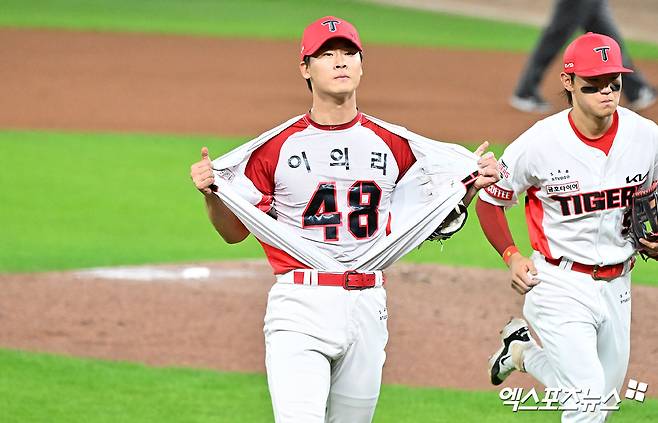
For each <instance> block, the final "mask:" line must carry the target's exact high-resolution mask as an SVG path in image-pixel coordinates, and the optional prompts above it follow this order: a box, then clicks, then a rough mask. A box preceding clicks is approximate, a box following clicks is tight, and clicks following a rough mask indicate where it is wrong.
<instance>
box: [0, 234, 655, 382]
mask: <svg viewBox="0 0 658 423" xmlns="http://www.w3.org/2000/svg"><path fill="white" fill-rule="evenodd" d="M423 248H436V249H437V254H439V252H438V250H439V248H438V246H436V245H430V246H426V247H423ZM190 266H192V265H190ZM190 266H188V267H190ZM194 266H203V267H207V268H208V269H210V272H209V277H208V278H204V279H193V278H189V277H188V278H186V277H185V275H186V273H184V272H182V271H181V268H180V267H179V266H173V265H170V266H157V267H152V268H151V271H164V270H169V271H170V272H171V275H170V276H169V277H167V275H164V277H165V279H161V280H157V281H146V280H143V278H142V277H143V276H144V274H143V273H137V272H135V270H138V269H135V268H133V269H132V275H133V276H132V279H121V280H110V279H103V278H101V277H99V276H98V275H93V274H85V273H70V272H69V273H64V272H59V273H42V274H14V275H0V287H2V295H1V296H0V345H2V346H3V347H9V348H18V349H25V350H33V351H49V352H54V353H63V354H70V355H75V356H87V357H99V358H105V359H113V360H130V361H139V362H144V363H148V364H152V365H174V366H191V367H202V368H213V369H219V370H235V371H250V372H253V371H256V372H262V371H264V345H263V344H264V342H263V333H262V326H263V316H264V314H265V304H266V300H267V291H268V289H269V287H270V286H271V283H272V281H273V277H272V275H271V271H270V269H269V266H267V264H265V263H264V262H260V261H249V262H242V263H230V262H225V263H201V264H198V263H197V264H195V265H194ZM142 270H143V269H142ZM176 272H178V273H179V274H180V275H181V276H180V277H177V276H176ZM124 273H125V272H124ZM123 276H124V277H126V276H125V275H123ZM160 276H163V275H160ZM192 276H193V275H192ZM127 277H129V278H130V277H131V276H127ZM387 290H388V300H389V301H388V311H389V320H388V322H389V330H390V341H389V345H388V349H387V352H388V358H387V362H386V366H385V371H384V381H385V382H386V383H401V384H410V385H421V386H443V387H457V388H466V389H491V388H492V387H491V385H490V384H489V383H488V381H487V375H486V362H487V357H488V355H489V354H491V352H492V351H493V350H495V348H497V345H498V342H499V341H498V331H499V330H500V327H501V325H502V324H504V323H505V322H506V319H507V318H508V317H509V316H511V315H518V313H519V311H520V310H521V307H522V297H521V296H519V295H517V294H515V293H513V292H512V290H511V289H510V288H509V287H508V284H507V282H506V274H505V272H502V271H493V270H480V269H463V268H455V267H446V266H436V265H411V264H400V263H398V264H397V265H395V266H394V267H393V268H392V269H391V270H390V271H389V272H388V284H387ZM633 313H634V314H633V335H632V357H631V365H630V369H629V371H628V376H629V377H633V378H635V379H640V380H642V381H644V382H648V383H649V386H656V385H655V384H658V374H657V373H656V372H655V363H657V362H658V344H657V343H656V340H657V339H658V327H656V325H655V324H654V322H656V321H658V290H656V289H652V288H647V287H643V286H637V287H635V288H634V290H633ZM506 383H509V384H510V386H532V384H533V380H532V379H531V378H530V377H529V376H527V375H521V374H516V375H514V376H513V377H511V378H510V379H509V381H508V382H506Z"/></svg>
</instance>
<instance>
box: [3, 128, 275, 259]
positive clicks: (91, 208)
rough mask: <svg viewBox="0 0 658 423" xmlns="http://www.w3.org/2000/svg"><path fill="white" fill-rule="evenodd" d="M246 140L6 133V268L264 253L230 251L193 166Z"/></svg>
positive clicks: (247, 247)
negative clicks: (205, 149)
mask: <svg viewBox="0 0 658 423" xmlns="http://www.w3.org/2000/svg"><path fill="white" fill-rule="evenodd" d="M241 142H243V140H241V141H238V140H218V139H209V138H200V137H195V138H191V137H190V138H187V137H168V136H157V135H151V136H138V135H104V134H53V133H39V132H24V133H21V132H0V157H1V158H2V162H3V166H2V169H1V170H0V186H2V189H1V190H0V205H1V206H0V220H1V221H2V222H3V223H2V225H0V240H1V242H2V244H1V248H0V271H35V270H46V269H66V268H78V267H88V266H105V265H116V264H136V263H147V262H170V261H187V260H214V259H220V258H223V259H231V258H243V257H261V256H262V253H261V248H260V246H259V245H258V243H257V242H256V241H255V240H254V239H253V238H252V239H250V240H249V241H247V242H245V243H243V244H241V245H240V246H239V247H238V248H226V244H225V243H224V242H223V241H221V239H220V238H219V237H218V236H217V235H216V233H215V231H214V229H213V228H212V226H211V225H210V223H209V222H208V219H207V217H206V214H205V206H204V201H203V198H202V196H201V195H200V194H199V193H198V192H197V191H196V190H195V189H194V186H193V185H192V182H191V181H190V177H189V166H190V164H191V163H193V162H194V161H196V160H198V155H199V154H200V153H199V150H200V147H201V146H202V145H206V144H207V145H208V146H209V147H210V151H211V153H212V152H217V154H219V151H225V150H229V149H231V148H233V147H235V146H237V145H238V144H240V143H241Z"/></svg>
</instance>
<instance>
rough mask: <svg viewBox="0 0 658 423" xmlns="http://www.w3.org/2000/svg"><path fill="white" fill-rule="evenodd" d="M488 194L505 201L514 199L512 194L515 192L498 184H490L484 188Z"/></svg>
mask: <svg viewBox="0 0 658 423" xmlns="http://www.w3.org/2000/svg"><path fill="white" fill-rule="evenodd" d="M484 190H485V191H486V192H487V194H489V195H490V196H492V197H494V198H497V199H499V200H505V201H510V200H511V199H512V196H513V194H514V191H510V190H507V189H505V188H501V187H499V186H498V185H496V184H494V185H489V186H488V187H486V188H485V189H484Z"/></svg>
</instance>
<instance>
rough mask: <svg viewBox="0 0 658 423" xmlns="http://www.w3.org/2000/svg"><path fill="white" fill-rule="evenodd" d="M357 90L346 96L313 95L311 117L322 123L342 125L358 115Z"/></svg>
mask: <svg viewBox="0 0 658 423" xmlns="http://www.w3.org/2000/svg"><path fill="white" fill-rule="evenodd" d="M357 113H358V110H357V108H356V92H354V93H352V94H351V95H350V96H346V97H344V98H335V97H332V96H322V95H314V96H313V107H312V108H311V112H310V114H311V119H313V122H316V123H319V124H320V125H340V124H342V123H346V122H349V121H351V120H352V119H354V118H355V117H356V115H357Z"/></svg>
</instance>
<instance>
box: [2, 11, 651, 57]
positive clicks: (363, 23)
mask: <svg viewBox="0 0 658 423" xmlns="http://www.w3.org/2000/svg"><path fill="white" fill-rule="evenodd" d="M325 15H337V16H340V17H343V18H345V19H348V20H351V21H352V22H353V23H354V24H355V25H356V26H357V27H358V28H359V32H360V33H361V35H362V37H363V41H364V42H365V43H366V44H369V43H377V44H398V45H417V46H442V47H450V48H460V49H461V48H464V49H478V50H505V51H520V52H526V51H529V50H530V49H531V48H532V46H533V45H534V43H535V41H536V39H537V36H538V34H539V29H538V28H536V27H533V26H529V25H520V24H512V23H503V22H496V21H493V20H485V19H476V18H469V17H463V16H456V15H450V14H442V13H432V12H426V11H417V10H412V9H405V8H399V7H393V6H382V5H375V4H368V3H361V2H356V1H318V0H315V1H308V0H306V1H301V0H297V1H295V0H269V1H268V0H255V1H238V0H223V1H213V0H187V1H181V0H140V1H133V0H97V1H82V0H31V1H24V0H4V1H3V2H2V8H1V13H0V26H11V27H41V28H67V29H80V30H102V31H134V32H152V33H171V34H190V35H210V36H221V37H242V38H245V37H246V38H266V39H285V40H298V39H299V37H300V35H301V32H302V29H303V28H304V26H306V25H307V24H308V23H309V22H311V21H312V20H314V19H317V18H319V17H321V16H325ZM628 46H629V49H630V52H631V53H632V55H633V56H634V57H636V58H643V59H656V60H658V45H654V44H651V43H644V42H629V43H628Z"/></svg>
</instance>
